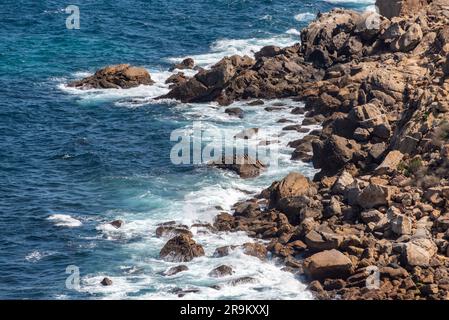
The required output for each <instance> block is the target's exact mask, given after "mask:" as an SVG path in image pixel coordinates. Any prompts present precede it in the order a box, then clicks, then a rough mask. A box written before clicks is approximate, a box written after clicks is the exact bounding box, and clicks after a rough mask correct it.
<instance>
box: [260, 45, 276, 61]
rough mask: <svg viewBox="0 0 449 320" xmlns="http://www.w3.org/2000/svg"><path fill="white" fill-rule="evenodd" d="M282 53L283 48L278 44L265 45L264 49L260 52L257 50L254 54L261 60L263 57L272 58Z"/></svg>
mask: <svg viewBox="0 0 449 320" xmlns="http://www.w3.org/2000/svg"><path fill="white" fill-rule="evenodd" d="M280 53H281V48H279V47H276V46H266V47H263V48H262V49H260V51H259V52H256V53H255V54H254V57H255V58H256V60H259V59H261V58H271V57H274V56H277V55H278V54H280Z"/></svg>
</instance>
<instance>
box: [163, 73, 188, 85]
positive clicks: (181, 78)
mask: <svg viewBox="0 0 449 320" xmlns="http://www.w3.org/2000/svg"><path fill="white" fill-rule="evenodd" d="M188 79H189V78H188V77H186V76H185V75H184V73H183V72H178V73H177V74H174V75H171V76H170V77H168V78H167V80H165V83H166V84H173V85H177V84H180V83H184V82H186V81H187V80H188Z"/></svg>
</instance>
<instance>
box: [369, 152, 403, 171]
mask: <svg viewBox="0 0 449 320" xmlns="http://www.w3.org/2000/svg"><path fill="white" fill-rule="evenodd" d="M403 158H404V154H403V153H402V152H401V151H398V150H394V151H390V152H389V153H388V154H387V156H386V157H385V159H384V161H383V162H382V163H381V164H380V165H379V166H378V167H377V168H376V170H375V172H376V173H377V174H386V173H389V172H393V171H396V170H397V168H398V165H399V164H400V163H401V161H402V159H403Z"/></svg>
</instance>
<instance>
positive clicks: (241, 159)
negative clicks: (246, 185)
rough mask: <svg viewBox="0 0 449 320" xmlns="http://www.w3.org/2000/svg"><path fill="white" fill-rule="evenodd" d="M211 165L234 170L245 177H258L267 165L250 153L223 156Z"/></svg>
mask: <svg viewBox="0 0 449 320" xmlns="http://www.w3.org/2000/svg"><path fill="white" fill-rule="evenodd" d="M210 165H212V166H214V167H217V168H220V169H225V170H230V171H234V172H235V173H237V174H238V175H239V176H240V177H241V178H243V179H247V178H254V177H257V176H258V175H260V173H261V172H262V171H264V170H265V169H266V166H265V165H264V164H263V163H262V162H260V161H259V160H255V159H253V158H251V157H249V156H248V155H244V156H234V157H226V156H223V157H222V159H221V160H220V161H213V162H212V163H210Z"/></svg>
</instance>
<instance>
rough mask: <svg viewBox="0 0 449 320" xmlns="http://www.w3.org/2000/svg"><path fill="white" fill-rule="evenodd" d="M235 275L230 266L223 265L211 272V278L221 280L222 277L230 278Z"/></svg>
mask: <svg viewBox="0 0 449 320" xmlns="http://www.w3.org/2000/svg"><path fill="white" fill-rule="evenodd" d="M233 273H234V271H233V270H232V268H231V267H230V266H227V265H221V266H219V267H216V268H215V269H214V270H212V271H211V272H209V277H214V278H221V277H225V276H230V275H232V274H233Z"/></svg>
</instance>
